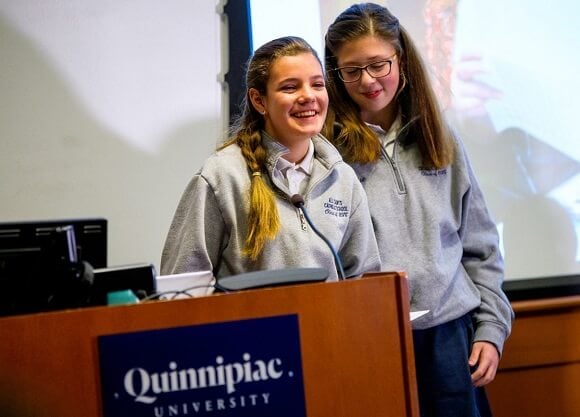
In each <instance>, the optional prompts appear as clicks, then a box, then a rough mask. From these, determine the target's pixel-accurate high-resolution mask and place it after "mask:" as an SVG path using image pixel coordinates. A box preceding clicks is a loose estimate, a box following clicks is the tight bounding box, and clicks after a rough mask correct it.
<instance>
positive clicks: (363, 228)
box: [161, 132, 380, 280]
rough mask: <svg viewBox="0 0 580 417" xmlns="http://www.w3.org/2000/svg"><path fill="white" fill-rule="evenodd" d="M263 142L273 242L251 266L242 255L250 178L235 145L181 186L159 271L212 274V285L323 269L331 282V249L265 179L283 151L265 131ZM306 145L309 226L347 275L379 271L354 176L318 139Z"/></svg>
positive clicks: (278, 186)
mask: <svg viewBox="0 0 580 417" xmlns="http://www.w3.org/2000/svg"><path fill="white" fill-rule="evenodd" d="M262 141H263V144H264V146H265V148H266V149H267V155H268V156H267V163H266V167H267V171H268V175H267V176H266V175H264V177H265V179H266V180H267V181H269V183H270V185H271V186H272V187H273V189H274V190H275V194H276V205H277V208H278V211H279V215H280V222H281V228H280V231H279V232H278V235H277V236H276V238H275V239H274V240H271V241H268V242H267V243H266V245H265V247H264V250H263V252H262V254H261V256H260V257H259V258H258V260H257V261H255V262H252V261H251V260H250V259H249V258H247V257H244V256H242V250H243V247H244V241H245V238H246V232H247V219H248V208H249V201H248V200H249V189H250V180H251V174H250V173H249V171H248V167H247V165H246V162H245V160H244V158H243V156H242V153H241V150H240V148H239V147H238V146H237V145H231V146H228V147H226V148H224V149H222V150H220V151H218V152H216V153H215V154H213V155H212V156H210V157H209V158H208V160H207V161H206V163H205V164H204V166H203V167H202V168H201V170H200V171H199V172H198V173H197V174H196V175H195V176H194V177H193V178H192V180H191V181H190V183H189V184H188V186H187V188H186V189H185V191H184V193H183V195H182V197H181V201H180V202H179V205H178V207H177V210H176V212H175V216H174V218H173V222H172V224H171V226H170V229H169V232H168V236H167V239H166V242H165V246H164V248H163V253H162V257H161V274H163V275H166V274H176V273H183V272H192V271H204V270H211V271H213V274H214V276H215V277H216V278H217V279H218V280H219V278H220V277H225V276H230V275H236V274H240V273H244V272H250V271H257V270H267V269H282V268H298V267H323V268H326V269H328V271H329V280H337V278H338V273H337V268H336V266H335V263H334V257H333V255H332V252H331V251H330V249H329V248H328V246H327V245H326V244H325V243H324V241H323V240H322V239H321V238H320V237H318V236H317V235H316V234H315V233H314V232H313V230H312V229H311V228H310V226H308V224H307V223H306V221H305V219H304V217H303V216H302V214H301V213H300V211H299V210H298V209H297V208H296V207H294V205H293V204H292V203H291V201H290V198H291V195H290V192H289V190H288V188H287V186H286V185H285V184H284V183H283V182H281V181H280V180H276V179H274V180H273V179H272V178H273V175H272V173H273V170H274V167H275V166H276V162H277V160H278V158H280V157H281V156H282V155H283V154H285V153H286V152H288V150H287V148H285V147H284V146H283V145H281V144H280V143H278V142H276V141H275V140H273V139H272V138H270V137H269V136H268V135H267V134H266V133H265V132H263V133H262ZM312 141H313V144H314V158H313V165H312V172H311V176H310V178H309V179H308V184H307V185H306V191H305V193H304V195H303V198H304V202H305V207H306V210H307V211H308V213H309V215H310V217H311V219H312V222H313V223H314V225H315V227H316V228H317V229H318V230H319V231H320V232H321V233H322V234H324V235H325V236H326V237H327V238H328V239H329V240H330V242H331V243H332V244H333V246H334V248H335V249H336V250H337V251H338V254H339V256H340V258H341V260H342V263H343V266H344V271H345V275H346V276H347V277H353V276H358V275H361V274H363V273H365V272H370V271H379V270H380V260H379V255H378V247H377V243H376V239H375V235H374V232H373V229H372V224H371V219H370V214H369V209H368V204H367V199H366V195H365V192H364V190H363V188H362V186H361V184H360V182H359V181H358V179H357V177H356V174H355V173H354V171H353V170H352V168H351V167H350V166H349V165H347V164H346V163H344V162H343V161H342V158H341V156H340V154H339V153H338V151H337V150H336V149H335V148H334V146H333V145H331V144H330V143H329V142H328V141H327V140H326V139H325V138H323V137H322V136H316V137H314V138H312Z"/></svg>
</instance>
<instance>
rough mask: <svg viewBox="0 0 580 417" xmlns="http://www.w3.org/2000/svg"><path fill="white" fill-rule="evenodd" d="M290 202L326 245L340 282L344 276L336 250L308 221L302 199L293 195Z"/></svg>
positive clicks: (310, 221) (309, 220)
mask: <svg viewBox="0 0 580 417" xmlns="http://www.w3.org/2000/svg"><path fill="white" fill-rule="evenodd" d="M290 201H291V202H292V204H293V205H294V207H296V208H297V209H299V210H301V211H302V214H304V217H305V218H306V221H307V222H308V224H309V225H310V227H311V228H312V230H313V231H314V233H316V234H317V235H318V236H319V237H320V238H321V239H322V240H323V241H324V243H326V245H327V246H328V247H329V248H330V251H331V252H332V256H333V257H334V263H335V264H336V269H337V271H338V279H339V280H341V281H342V280H345V279H346V276H345V274H344V269H343V268H342V261H341V260H340V257H339V256H338V252H337V251H336V249H334V246H332V243H330V241H329V240H328V239H327V238H326V236H324V235H323V234H322V233H320V231H319V230H318V229H317V228H316V226H314V223H312V219H310V216H309V215H308V211H307V210H306V207H304V198H303V197H302V196H301V195H300V194H294V195H293V196H292V197H291V198H290Z"/></svg>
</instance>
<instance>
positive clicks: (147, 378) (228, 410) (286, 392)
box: [98, 315, 306, 417]
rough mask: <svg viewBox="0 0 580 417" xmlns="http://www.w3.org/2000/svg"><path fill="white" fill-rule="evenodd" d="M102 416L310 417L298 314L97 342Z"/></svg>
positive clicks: (113, 336) (108, 338)
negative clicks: (306, 404) (308, 415)
mask: <svg viewBox="0 0 580 417" xmlns="http://www.w3.org/2000/svg"><path fill="white" fill-rule="evenodd" d="M98 348H99V357H100V368H101V392H102V401H103V416H104V417H127V416H132V417H174V416H220V417H222V416H223V417H230V416H232V417H233V416H235V417H245V416H248V417H260V416H268V417H272V416H277V417H302V416H306V407H305V401H304V384H303V377H302V359H301V354H300V332H299V327H298V316H296V315H287V316H277V317H268V318H260V319H251V320H241V321H233V322H226V323H215V324H204V325H197V326H188V327H178V328H171V329H162V330H152V331H143V332H136V333H125V334H118V335H106V336H100V337H99V338H98Z"/></svg>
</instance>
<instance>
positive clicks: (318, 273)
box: [215, 268, 328, 292]
mask: <svg viewBox="0 0 580 417" xmlns="http://www.w3.org/2000/svg"><path fill="white" fill-rule="evenodd" d="M326 279H328V271H327V270H326V269H325V268H284V269H273V270H265V271H254V272H246V273H243V274H238V275H232V276H229V277H223V278H220V279H218V280H217V282H216V284H215V289H216V290H217V291H223V292H231V291H241V290H248V289H256V288H268V287H279V286H284V285H296V284H307V283H315V282H324V281H326Z"/></svg>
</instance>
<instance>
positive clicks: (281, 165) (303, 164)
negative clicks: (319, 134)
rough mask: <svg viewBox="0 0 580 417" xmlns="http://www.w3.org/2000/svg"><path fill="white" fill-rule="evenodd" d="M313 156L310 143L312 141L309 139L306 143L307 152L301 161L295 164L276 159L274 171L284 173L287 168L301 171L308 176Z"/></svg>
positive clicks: (312, 147) (312, 148) (312, 146)
mask: <svg viewBox="0 0 580 417" xmlns="http://www.w3.org/2000/svg"><path fill="white" fill-rule="evenodd" d="M313 156H314V145H313V143H312V139H310V141H309V143H308V151H307V152H306V156H305V157H304V158H303V159H302V161H300V162H299V163H297V164H296V163H294V162H290V161H287V160H286V159H284V158H278V161H277V162H276V168H275V169H277V170H279V171H281V172H284V171H285V170H287V169H288V168H294V169H295V170H301V171H303V172H304V173H305V174H308V175H310V173H311V171H312V158H313Z"/></svg>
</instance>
